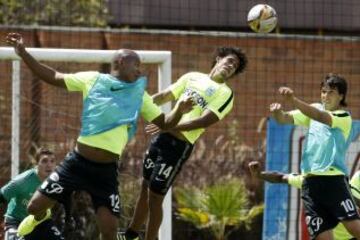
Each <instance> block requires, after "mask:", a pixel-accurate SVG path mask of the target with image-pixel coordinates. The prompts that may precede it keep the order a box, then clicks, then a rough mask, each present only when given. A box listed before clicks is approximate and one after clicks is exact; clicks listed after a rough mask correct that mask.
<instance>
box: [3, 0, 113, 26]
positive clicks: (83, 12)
mask: <svg viewBox="0 0 360 240" xmlns="http://www.w3.org/2000/svg"><path fill="white" fill-rule="evenodd" d="M0 9H1V11H0V24H5V25H51V26H54V25H56V26H80V27H105V26H106V25H107V22H108V20H109V19H108V7H107V0H76V1H72V0H31V1H19V0H0Z"/></svg>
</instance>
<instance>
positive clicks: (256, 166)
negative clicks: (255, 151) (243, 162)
mask: <svg viewBox="0 0 360 240" xmlns="http://www.w3.org/2000/svg"><path fill="white" fill-rule="evenodd" d="M248 167H249V170H250V173H251V175H252V176H253V177H259V176H260V163H259V162H258V161H251V162H250V163H249V165H248Z"/></svg>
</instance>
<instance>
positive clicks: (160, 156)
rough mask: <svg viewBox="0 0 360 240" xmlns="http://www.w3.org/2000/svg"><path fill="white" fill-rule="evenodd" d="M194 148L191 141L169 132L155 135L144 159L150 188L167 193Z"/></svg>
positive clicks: (146, 177) (145, 175)
mask: <svg viewBox="0 0 360 240" xmlns="http://www.w3.org/2000/svg"><path fill="white" fill-rule="evenodd" d="M192 149H193V145H192V144H191V143H188V142H186V141H183V140H180V139H178V138H176V137H174V136H173V135H171V134H169V133H160V134H159V135H157V136H155V137H153V138H152V139H151V144H150V147H149V149H148V150H147V151H146V154H145V158H144V161H143V176H144V179H145V180H148V182H149V188H150V190H151V191H153V192H155V193H158V194H161V195H165V194H166V192H167V191H168V190H169V188H170V186H171V184H172V183H173V182H174V180H175V177H176V176H177V174H178V173H179V172H180V170H181V167H182V166H183V164H184V163H185V162H186V160H187V159H188V158H189V157H190V154H191V151H192Z"/></svg>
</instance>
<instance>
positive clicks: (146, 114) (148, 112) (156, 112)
mask: <svg viewBox="0 0 360 240" xmlns="http://www.w3.org/2000/svg"><path fill="white" fill-rule="evenodd" d="M161 114H162V111H161V109H160V107H159V106H158V105H156V104H155V103H154V101H153V99H152V98H151V96H150V95H149V94H148V93H147V92H146V91H145V92H144V96H143V104H142V107H141V116H142V117H143V118H144V119H145V120H146V121H148V122H151V121H152V120H154V119H155V118H157V117H158V116H160V115H161Z"/></svg>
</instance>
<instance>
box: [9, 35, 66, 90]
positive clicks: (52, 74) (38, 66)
mask: <svg viewBox="0 0 360 240" xmlns="http://www.w3.org/2000/svg"><path fill="white" fill-rule="evenodd" d="M6 42H7V43H8V44H9V45H11V46H13V47H14V49H15V52H16V54H17V55H19V57H21V59H22V60H23V61H24V62H25V64H26V65H27V66H28V67H29V68H30V70H31V71H32V72H33V73H34V74H35V75H36V76H38V77H39V78H40V79H41V80H43V81H45V82H47V83H49V84H51V85H54V86H57V87H62V88H66V85H65V82H64V75H63V74H62V73H60V72H57V71H56V70H54V69H53V68H51V67H49V66H47V65H45V64H42V63H40V62H38V61H37V60H36V59H35V58H34V57H33V56H31V55H30V54H29V53H28V52H27V51H26V48H25V45H24V41H23V38H22V36H21V35H20V34H19V33H9V34H8V35H7V36H6Z"/></svg>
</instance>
